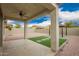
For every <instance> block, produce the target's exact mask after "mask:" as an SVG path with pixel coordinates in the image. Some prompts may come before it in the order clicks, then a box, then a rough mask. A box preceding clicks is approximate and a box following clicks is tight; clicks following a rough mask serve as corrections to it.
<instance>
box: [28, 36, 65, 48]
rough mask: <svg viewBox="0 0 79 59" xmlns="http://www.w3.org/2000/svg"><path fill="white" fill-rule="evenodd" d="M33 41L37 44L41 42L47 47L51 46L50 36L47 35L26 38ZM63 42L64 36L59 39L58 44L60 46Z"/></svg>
mask: <svg viewBox="0 0 79 59" xmlns="http://www.w3.org/2000/svg"><path fill="white" fill-rule="evenodd" d="M28 39H30V40H32V41H34V42H37V43H39V44H42V45H44V46H47V47H51V39H50V37H47V36H39V37H33V38H28ZM64 42H65V40H64V38H60V39H59V46H61V45H62V44H63V43H64Z"/></svg>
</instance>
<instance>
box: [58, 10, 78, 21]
mask: <svg viewBox="0 0 79 59" xmlns="http://www.w3.org/2000/svg"><path fill="white" fill-rule="evenodd" d="M62 9H63V8H60V9H59V17H60V18H61V19H62V20H64V19H65V20H75V19H79V10H77V11H73V12H70V11H61V10H62Z"/></svg>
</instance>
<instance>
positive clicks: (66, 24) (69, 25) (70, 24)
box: [65, 22, 73, 35]
mask: <svg viewBox="0 0 79 59" xmlns="http://www.w3.org/2000/svg"><path fill="white" fill-rule="evenodd" d="M72 25H73V22H66V23H65V28H66V35H67V32H68V27H71V26H72Z"/></svg>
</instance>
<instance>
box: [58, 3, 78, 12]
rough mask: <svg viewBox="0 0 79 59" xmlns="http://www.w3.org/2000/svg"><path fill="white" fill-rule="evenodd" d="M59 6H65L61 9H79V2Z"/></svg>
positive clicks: (71, 10)
mask: <svg viewBox="0 0 79 59" xmlns="http://www.w3.org/2000/svg"><path fill="white" fill-rule="evenodd" d="M59 8H63V9H62V10H61V11H70V12H73V11H76V10H79V3H64V4H61V5H60V6H59Z"/></svg>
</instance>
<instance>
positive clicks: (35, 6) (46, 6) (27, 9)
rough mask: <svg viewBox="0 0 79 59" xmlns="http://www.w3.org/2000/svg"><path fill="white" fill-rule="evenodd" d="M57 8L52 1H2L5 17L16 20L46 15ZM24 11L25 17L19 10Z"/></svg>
mask: <svg viewBox="0 0 79 59" xmlns="http://www.w3.org/2000/svg"><path fill="white" fill-rule="evenodd" d="M54 8H55V6H54V4H51V3H2V4H1V9H2V13H3V18H5V19H16V20H29V19H32V18H35V17H37V16H41V15H46V14H48V13H50V12H51V11H52V10H53V9H54ZM20 11H22V12H23V14H24V15H23V17H21V16H20V15H19V12H20Z"/></svg>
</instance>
